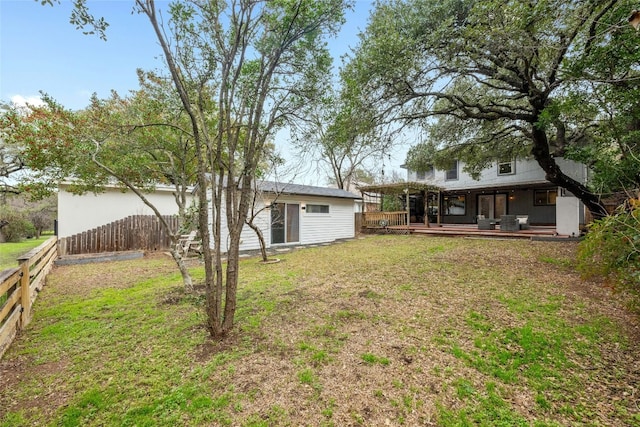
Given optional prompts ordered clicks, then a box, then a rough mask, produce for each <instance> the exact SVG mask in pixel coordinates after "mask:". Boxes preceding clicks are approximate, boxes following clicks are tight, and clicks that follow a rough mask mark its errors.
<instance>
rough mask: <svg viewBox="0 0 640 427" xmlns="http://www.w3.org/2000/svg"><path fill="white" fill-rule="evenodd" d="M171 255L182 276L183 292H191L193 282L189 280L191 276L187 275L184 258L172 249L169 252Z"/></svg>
mask: <svg viewBox="0 0 640 427" xmlns="http://www.w3.org/2000/svg"><path fill="white" fill-rule="evenodd" d="M169 253H171V257H172V258H173V260H174V261H175V262H176V265H177V266H178V270H180V275H181V276H182V283H183V284H184V289H185V291H187V292H189V293H191V292H193V280H192V279H191V274H189V269H188V268H187V266H186V264H185V263H184V258H183V257H182V255H180V252H178V250H177V249H176V248H175V246H174V247H172V248H171V250H170V251H169Z"/></svg>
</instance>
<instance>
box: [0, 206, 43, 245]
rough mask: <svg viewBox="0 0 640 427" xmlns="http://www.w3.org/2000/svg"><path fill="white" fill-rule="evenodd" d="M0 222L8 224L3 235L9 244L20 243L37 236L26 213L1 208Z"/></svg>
mask: <svg viewBox="0 0 640 427" xmlns="http://www.w3.org/2000/svg"><path fill="white" fill-rule="evenodd" d="M0 220H4V221H6V222H7V225H5V226H4V227H2V235H3V236H4V239H5V241H7V242H19V241H20V240H22V239H24V238H25V237H31V236H33V235H34V234H35V228H34V227H33V224H31V222H29V220H28V219H27V217H26V215H25V213H24V212H22V211H19V210H17V209H15V208H12V207H11V206H3V207H0Z"/></svg>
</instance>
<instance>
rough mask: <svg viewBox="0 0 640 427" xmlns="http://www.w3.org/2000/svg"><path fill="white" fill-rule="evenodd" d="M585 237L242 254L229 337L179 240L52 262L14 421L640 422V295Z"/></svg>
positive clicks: (372, 242)
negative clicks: (593, 265) (128, 255)
mask: <svg viewBox="0 0 640 427" xmlns="http://www.w3.org/2000/svg"><path fill="white" fill-rule="evenodd" d="M575 250H576V245H575V243H543V242H529V241H506V240H473V239H462V238H441V237H437V238H429V237H416V236H371V237H367V238H366V239H359V240H354V241H350V242H346V243H340V244H335V245H332V246H323V247H318V248H310V249H304V250H298V251H294V252H291V253H287V254H283V255H280V257H281V259H282V262H280V263H277V264H269V265H262V264H259V263H258V262H257V259H248V260H245V261H243V262H242V267H241V279H240V282H241V283H240V289H239V292H238V298H239V301H238V312H237V318H236V328H235V332H234V334H233V335H232V336H230V337H229V338H228V339H227V340H225V341H224V342H213V341H211V340H210V339H208V335H207V331H206V329H205V328H204V321H205V319H204V313H203V304H204V298H203V297H202V296H195V295H185V294H184V293H183V292H182V287H181V282H180V275H179V274H177V273H176V271H175V268H174V267H173V265H172V262H171V260H170V259H169V258H168V257H167V256H165V255H161V254H157V255H151V256H147V257H145V258H144V259H143V260H134V261H122V262H112V263H104V264H88V265H81V266H64V267H56V268H55V269H54V270H53V272H52V273H51V274H50V275H49V278H48V281H47V286H46V287H45V288H44V290H43V291H42V292H41V294H40V297H39V298H38V300H37V301H36V304H35V306H34V309H33V310H34V312H35V315H34V319H33V321H32V323H31V324H30V325H29V327H28V328H27V330H26V331H25V332H24V333H22V334H21V335H20V336H19V337H18V339H17V341H16V342H15V343H14V344H13V346H12V347H11V348H10V350H9V351H8V352H7V353H6V354H5V356H4V358H3V360H2V361H0V426H31V425H48V426H182V425H189V426H200V425H202V426H217V425H222V426H225V425H229V426H300V425H307V426H331V425H334V426H345V425H363V426H385V425H390V426H399V425H405V426H417V425H441V426H467V425H469V426H470V425H488V426H494V425H501V426H566V425H593V426H600V425H601V426H631V425H640V409H639V405H640V389H639V388H640V369H639V368H638V360H640V348H639V347H638V342H639V340H638V338H639V337H640V328H639V325H640V323H639V319H638V316H637V313H632V312H630V311H629V310H628V309H627V307H628V304H629V303H630V302H631V301H630V298H631V297H629V296H627V295H625V294H624V293H623V292H615V293H613V292H611V290H610V289H609V288H607V287H605V286H603V285H602V284H601V283H597V282H583V281H581V280H580V277H579V275H578V274H577V273H576V272H575V270H574V268H573V264H574V258H575ZM193 272H194V275H195V276H196V277H197V278H198V280H201V279H202V276H203V273H202V269H201V268H199V267H198V268H195V269H194V270H193Z"/></svg>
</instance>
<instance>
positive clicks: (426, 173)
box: [416, 166, 433, 181]
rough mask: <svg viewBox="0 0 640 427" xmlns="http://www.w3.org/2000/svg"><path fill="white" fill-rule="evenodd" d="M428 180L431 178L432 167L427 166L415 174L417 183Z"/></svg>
mask: <svg viewBox="0 0 640 427" xmlns="http://www.w3.org/2000/svg"><path fill="white" fill-rule="evenodd" d="M429 178H433V166H429V167H427V169H425V170H423V171H417V172H416V180H418V181H424V180H426V179H429Z"/></svg>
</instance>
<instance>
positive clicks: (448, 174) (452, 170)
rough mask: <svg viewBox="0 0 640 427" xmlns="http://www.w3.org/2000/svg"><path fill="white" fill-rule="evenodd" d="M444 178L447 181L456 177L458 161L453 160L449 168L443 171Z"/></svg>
mask: <svg viewBox="0 0 640 427" xmlns="http://www.w3.org/2000/svg"><path fill="white" fill-rule="evenodd" d="M444 178H445V179H446V180H447V181H452V180H455V179H458V161H457V160H454V161H453V162H452V163H451V166H450V167H449V169H447V170H446V171H445V174H444Z"/></svg>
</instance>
